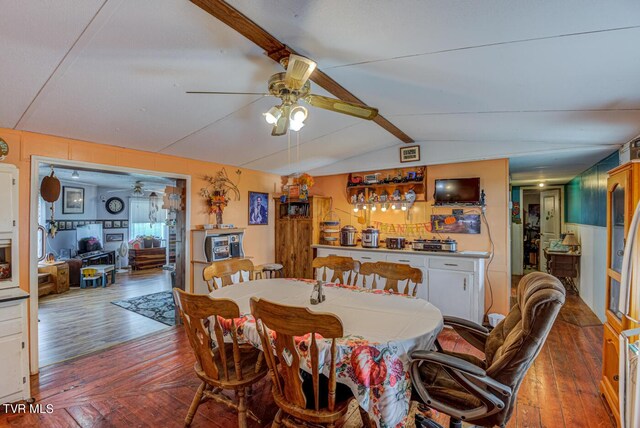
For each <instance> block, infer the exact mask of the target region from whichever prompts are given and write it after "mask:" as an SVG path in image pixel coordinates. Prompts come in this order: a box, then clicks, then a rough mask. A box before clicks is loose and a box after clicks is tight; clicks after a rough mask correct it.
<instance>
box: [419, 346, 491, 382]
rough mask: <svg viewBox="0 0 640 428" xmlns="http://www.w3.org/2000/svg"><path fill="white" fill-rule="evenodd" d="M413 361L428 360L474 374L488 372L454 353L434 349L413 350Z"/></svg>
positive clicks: (481, 374) (483, 374)
mask: <svg viewBox="0 0 640 428" xmlns="http://www.w3.org/2000/svg"><path fill="white" fill-rule="evenodd" d="M411 360H412V361H426V362H428V363H435V364H438V365H440V366H442V367H449V368H451V369H455V370H460V371H462V372H464V373H467V374H470V375H473V376H478V377H482V376H486V375H487V374H486V372H485V371H484V370H482V369H481V368H480V367H478V366H476V365H475V364H472V363H470V362H469V361H467V360H463V359H462V358H458V357H454V356H453V355H447V354H442V353H440V352H434V351H413V352H412V353H411Z"/></svg>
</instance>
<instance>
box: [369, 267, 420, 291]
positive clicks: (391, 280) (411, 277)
mask: <svg viewBox="0 0 640 428" xmlns="http://www.w3.org/2000/svg"><path fill="white" fill-rule="evenodd" d="M359 272H360V275H361V276H362V281H363V285H364V287H366V288H372V289H376V288H378V277H380V278H384V279H385V284H384V289H385V290H391V291H394V292H396V293H404V294H408V295H411V296H415V295H416V293H417V292H418V287H419V286H420V284H421V283H422V271H421V270H420V269H418V268H414V267H411V266H409V265H405V264H402V263H389V262H375V263H362V265H360V269H359ZM370 275H371V278H370V279H369V276H370ZM400 281H407V285H406V287H405V288H404V290H402V291H400V290H399V289H398V282H400ZM367 282H370V285H371V286H370V287H369V284H367ZM411 284H413V288H411Z"/></svg>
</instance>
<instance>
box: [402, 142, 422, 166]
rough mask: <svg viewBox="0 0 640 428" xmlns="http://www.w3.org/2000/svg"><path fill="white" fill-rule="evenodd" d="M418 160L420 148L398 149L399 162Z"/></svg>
mask: <svg viewBox="0 0 640 428" xmlns="http://www.w3.org/2000/svg"><path fill="white" fill-rule="evenodd" d="M419 160H420V146H409V147H400V162H416V161H419Z"/></svg>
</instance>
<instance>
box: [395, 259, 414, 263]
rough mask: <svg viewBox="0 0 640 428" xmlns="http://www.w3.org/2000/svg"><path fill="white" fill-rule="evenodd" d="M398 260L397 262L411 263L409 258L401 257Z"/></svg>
mask: <svg viewBox="0 0 640 428" xmlns="http://www.w3.org/2000/svg"><path fill="white" fill-rule="evenodd" d="M398 261H399V262H405V263H411V261H410V260H402V259H400V260H398Z"/></svg>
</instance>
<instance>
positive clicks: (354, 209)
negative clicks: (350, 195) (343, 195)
mask: <svg viewBox="0 0 640 428" xmlns="http://www.w3.org/2000/svg"><path fill="white" fill-rule="evenodd" d="M353 212H354V213H357V212H358V206H357V205H356V206H355V207H353Z"/></svg>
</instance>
